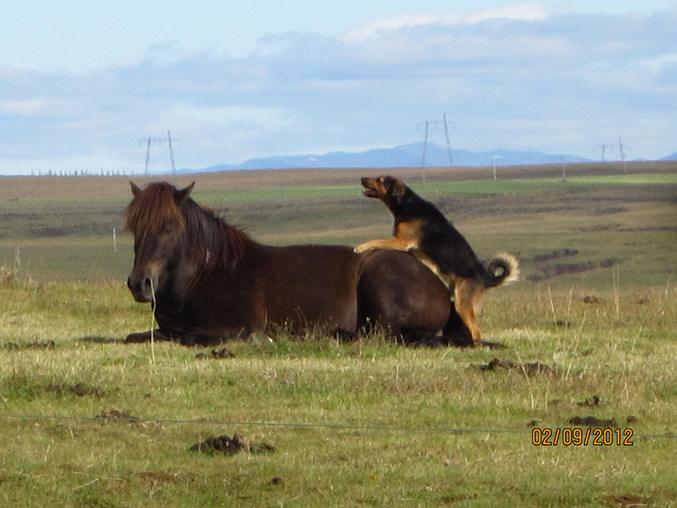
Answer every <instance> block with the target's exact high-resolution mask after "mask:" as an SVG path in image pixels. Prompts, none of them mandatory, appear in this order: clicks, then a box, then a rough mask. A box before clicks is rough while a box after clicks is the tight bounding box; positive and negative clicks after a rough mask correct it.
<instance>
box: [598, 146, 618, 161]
mask: <svg viewBox="0 0 677 508" xmlns="http://www.w3.org/2000/svg"><path fill="white" fill-rule="evenodd" d="M607 148H608V149H609V150H610V151H611V153H613V151H614V145H611V144H603V145H599V146H598V147H597V148H595V153H597V152H598V151H599V152H601V154H602V159H601V162H605V161H606V150H607Z"/></svg>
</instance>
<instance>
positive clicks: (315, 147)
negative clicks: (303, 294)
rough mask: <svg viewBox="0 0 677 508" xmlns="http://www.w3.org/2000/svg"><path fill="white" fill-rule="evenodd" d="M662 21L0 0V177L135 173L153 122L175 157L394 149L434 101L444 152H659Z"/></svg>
mask: <svg viewBox="0 0 677 508" xmlns="http://www.w3.org/2000/svg"><path fill="white" fill-rule="evenodd" d="M5 4H10V5H5ZM232 4H241V5H232ZM675 33H677V2H675V1H673V0H665V1H645V2H637V1H636V0H635V1H622V0H614V1H608V2H607V1H590V0H588V1H582V0H581V1H547V0H542V1H533V2H531V1H524V2H520V1H516V2H510V1H500V0H493V1H492V0H484V1H482V0H473V1H472V2H470V1H469V2H459V1H455V2H451V1H449V0H446V1H441V0H417V1H415V2H414V1H401V0H390V1H388V2H383V1H382V0H378V1H375V0H361V1H353V0H349V1H345V2H340V3H331V4H330V3H325V2H317V1H310V0H286V1H285V2H279V1H268V0H265V1H258V2H222V1H216V0H214V1H202V0H195V1H193V2H179V1H174V0H164V1H162V2H160V1H154V0H153V1H145V2H137V1H128V0H118V1H117V2H101V1H91V0H90V1H85V0H79V1H66V0H63V1H59V2H42V1H36V0H24V1H22V2H5V3H4V4H3V5H2V6H0V48H2V51H0V174H30V173H33V172H34V173H37V172H40V171H42V172H46V171H48V170H53V171H57V172H58V171H65V172H71V171H74V170H76V169H86V170H89V171H91V172H100V171H125V172H131V171H136V172H137V173H138V172H141V171H143V166H144V161H145V147H144V146H142V145H141V146H140V145H139V140H141V139H143V138H146V137H148V136H152V137H159V136H162V135H164V134H166V132H167V130H168V129H171V131H172V135H173V136H174V137H175V138H176V139H177V140H178V141H177V144H176V150H175V155H176V161H177V166H178V167H190V168H200V167H206V166H211V165H216V164H219V163H237V162H241V161H243V160H245V159H249V158H253V157H264V156H268V155H284V154H299V153H323V152H327V151H333V150H345V151H353V150H363V149H369V148H375V147H388V146H396V145H400V144H406V143H411V142H415V141H422V136H423V134H422V130H421V127H420V123H421V122H422V121H425V120H441V118H442V115H443V114H446V115H447V118H448V119H449V121H450V122H451V131H450V135H451V144H452V147H453V148H459V149H467V150H482V151H485V150H491V149H499V148H503V149H516V150H541V151H546V152H550V153H569V154H573V155H582V156H586V157H591V158H593V157H595V148H596V147H597V146H599V145H601V144H608V143H617V142H618V138H619V137H622V139H623V142H624V143H625V144H626V145H627V146H628V147H629V156H630V157H631V158H647V159H653V158H660V157H663V156H666V155H668V154H670V153H673V152H675V151H677V137H675V132H677V38H676V37H675V35H674V34H675ZM430 140H431V141H432V142H437V143H439V144H443V143H444V142H445V141H444V137H443V133H442V132H439V131H436V130H435V129H433V131H431V133H430ZM153 150H154V151H153V152H151V161H152V163H153V164H152V165H151V170H156V171H158V170H163V169H167V167H168V157H167V154H166V153H165V152H166V147H162V146H157V147H154V148H153ZM163 151H164V152H163ZM611 157H613V155H611Z"/></svg>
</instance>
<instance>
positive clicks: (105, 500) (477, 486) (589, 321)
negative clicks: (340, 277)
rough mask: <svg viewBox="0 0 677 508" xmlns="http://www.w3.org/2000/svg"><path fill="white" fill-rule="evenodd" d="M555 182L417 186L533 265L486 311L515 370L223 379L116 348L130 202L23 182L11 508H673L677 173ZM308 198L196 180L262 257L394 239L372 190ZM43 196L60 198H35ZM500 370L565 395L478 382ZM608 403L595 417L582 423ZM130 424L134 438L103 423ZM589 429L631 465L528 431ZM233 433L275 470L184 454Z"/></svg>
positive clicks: (15, 278) (421, 358) (11, 301)
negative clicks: (301, 246) (590, 402)
mask: <svg viewBox="0 0 677 508" xmlns="http://www.w3.org/2000/svg"><path fill="white" fill-rule="evenodd" d="M632 167H633V166H632V165H629V168H630V169H632ZM552 169H555V170H556V169H557V168H550V169H548V171H549V173H548V174H549V176H548V177H547V178H543V177H542V175H541V176H540V177H539V178H534V176H533V175H532V174H531V173H532V172H533V171H532V170H531V169H529V170H519V171H518V170H514V171H513V170H512V169H508V170H506V171H508V172H509V173H510V172H515V174H514V175H512V176H514V178H512V179H510V180H505V181H501V180H499V181H498V182H493V181H489V180H487V181H482V180H477V179H473V177H474V175H475V173H474V172H466V173H463V178H462V179H459V178H457V177H455V176H454V175H449V174H447V172H445V171H439V172H434V171H430V172H427V176H428V177H429V178H428V181H427V183H426V185H425V186H423V185H422V184H421V182H420V180H419V181H417V180H416V175H409V176H408V177H407V180H408V181H410V182H411V183H412V184H413V186H414V188H415V189H416V190H417V191H418V192H420V193H421V194H422V195H423V196H425V197H426V198H427V199H430V200H432V201H434V202H435V203H436V204H437V205H438V206H439V207H440V208H441V209H442V210H443V211H444V212H445V214H447V215H448V216H449V217H451V218H452V219H453V220H454V222H455V224H456V226H457V227H458V228H459V229H460V230H461V232H462V233H464V234H465V235H466V236H467V238H468V239H469V241H470V242H471V244H472V245H473V247H474V248H475V250H476V251H477V252H478V253H479V254H480V255H481V256H489V255H491V254H492V253H494V252H498V251H503V250H506V251H509V252H513V253H515V254H516V255H518V257H519V258H520V261H521V264H522V272H523V276H524V277H523V280H522V281H520V282H519V283H517V284H515V285H513V286H509V287H507V288H500V289H498V290H495V291H490V292H489V294H488V295H487V297H486V298H485V301H484V311H483V313H482V315H481V316H480V318H479V321H480V326H481V327H482V330H483V332H484V335H485V336H486V337H487V338H488V339H491V340H495V341H499V342H502V343H504V344H505V345H507V346H508V348H507V349H499V350H490V349H487V348H477V349H469V350H465V349H455V348H441V349H425V348H421V349H416V348H406V347H401V346H397V345H394V344H392V343H390V342H388V341H387V340H385V339H384V338H383V337H382V336H381V335H379V334H375V335H372V336H368V337H364V338H362V339H361V340H359V341H357V342H356V343H353V344H340V343H337V342H336V341H334V340H332V339H329V338H327V337H324V336H322V335H321V334H318V333H313V332H309V333H308V334H307V335H305V336H303V337H291V336H289V335H288V334H286V333H285V332H284V331H282V332H281V333H279V334H278V335H277V336H276V337H275V339H276V340H275V342H274V343H273V344H267V343H263V342H261V341H259V342H257V341H242V342H236V343H230V344H227V346H226V347H227V348H228V349H229V350H230V351H232V352H233V354H234V358H226V359H220V360H217V359H213V358H207V359H201V358H198V357H196V355H197V354H198V353H206V356H208V357H209V356H210V350H200V349H190V348H184V347H181V346H177V345H174V344H167V343H156V344H154V346H153V348H152V349H151V347H150V345H147V344H137V345H125V344H123V343H121V339H122V338H123V337H125V336H126V335H127V334H128V333H130V332H134V331H142V330H146V329H148V328H149V326H150V323H151V315H150V308H149V307H148V306H147V305H140V304H137V303H135V302H134V301H133V299H132V298H131V296H130V295H129V292H128V290H127V289H126V287H125V285H124V282H123V281H124V279H125V277H126V275H127V272H128V270H129V269H130V268H131V263H132V249H131V239H130V238H129V237H128V236H125V235H119V236H118V252H117V253H116V252H114V250H113V245H112V234H111V233H112V228H113V227H115V228H118V232H119V231H120V229H119V228H120V227H121V220H122V211H123V208H124V205H125V203H126V202H127V201H128V199H129V197H130V194H129V186H128V184H127V183H126V181H123V180H122V179H102V180H92V179H86V180H82V182H81V180H80V179H73V180H71V179H67V180H68V182H66V183H68V185H65V183H64V181H63V180H59V179H50V180H49V181H47V180H42V179H33V180H29V181H27V182H23V181H18V180H13V181H12V182H10V183H11V184H12V185H15V186H16V189H17V196H19V197H18V198H16V199H18V201H17V200H16V199H15V197H14V196H13V195H12V196H9V197H6V198H3V197H2V195H1V192H4V190H2V189H0V215H1V216H2V218H3V219H4V220H3V222H2V223H0V267H2V268H0V365H2V368H1V369H0V406H1V409H0V446H1V447H2V450H3V453H2V454H1V455H0V505H2V506H36V507H37V506H69V507H92V506H95V507H166V506H238V507H239V506H257V507H258V506H304V507H306V506H309V507H314V506H317V507H320V506H321V507H325V506H350V507H353V506H394V507H399V506H401V507H409V506H447V505H449V506H473V507H475V506H492V507H494V506H498V507H501V506H505V507H508V506H534V507H536V506H538V507H540V506H552V507H559V506H561V507H565V506H609V507H613V506H623V505H624V504H625V505H629V504H631V503H630V502H631V501H634V504H636V505H645V506H673V505H677V489H676V488H675V486H674V473H675V471H674V467H672V466H671V461H672V460H673V459H672V458H673V456H674V454H675V452H677V440H676V438H674V437H667V435H672V436H674V435H675V433H676V429H675V424H674V422H675V419H676V417H677V410H676V409H675V408H676V407H677V369H675V367H674V365H675V360H676V358H675V336H674V330H675V329H677V306H676V305H675V303H674V302H675V298H676V297H677V290H676V289H675V280H674V277H673V275H674V268H673V265H674V247H675V242H676V241H677V237H676V236H675V231H676V229H677V224H676V219H677V214H675V189H676V186H675V181H674V172H670V171H663V172H660V171H656V168H655V167H651V168H648V169H650V171H649V170H642V171H637V172H636V173H629V174H621V173H620V172H619V173H618V174H615V175H609V174H608V173H609V168H608V167H606V166H604V167H599V168H597V167H595V168H592V169H590V170H589V171H588V170H587V169H585V168H572V171H571V177H570V179H569V181H567V182H566V183H565V182H561V181H558V180H557V178H556V176H557V175H556V171H555V172H553V171H551V170H552ZM520 171H521V172H520ZM377 172H378V171H374V170H369V171H364V174H372V173H377ZM261 174H264V173H261ZM312 174H313V178H312V179H310V181H311V182H312V181H313V180H315V179H317V180H318V182H320V183H318V184H317V187H315V186H313V185H312V184H309V183H308V178H307V173H304V172H281V173H279V174H278V173H275V174H273V173H266V179H262V180H260V181H258V180H257V179H256V176H257V174H254V173H251V174H250V173H246V174H245V173H243V174H242V175H238V174H228V175H201V176H197V177H191V178H195V179H197V180H198V183H197V187H196V191H195V197H196V199H197V200H198V201H200V202H205V203H207V204H209V205H210V206H213V207H215V208H217V209H226V210H225V213H226V216H227V218H228V220H229V221H230V222H232V223H235V224H239V225H242V226H245V227H246V228H247V230H248V231H249V233H250V234H252V235H253V236H255V237H256V238H258V239H259V240H262V241H266V242H271V243H277V244H286V243H292V242H308V241H310V242H331V243H344V244H354V243H358V242H360V241H364V240H367V239H369V238H373V237H375V236H387V235H389V234H390V231H391V227H392V226H391V218H390V216H389V214H388V212H387V211H386V210H385V208H384V207H383V206H382V205H381V204H380V203H378V202H376V201H374V200H367V199H365V198H364V197H362V196H361V194H360V189H359V185H356V182H357V180H356V176H355V175H353V174H352V173H351V174H349V175H348V176H343V173H341V172H331V174H330V175H329V173H327V172H314V173H312ZM510 174H512V173H510ZM600 175H601V176H600ZM466 177H467V178H466ZM36 182H37V183H42V182H45V183H44V185H46V186H48V187H49V186H54V189H56V190H58V192H57V191H56V190H55V191H52V190H50V188H46V187H45V188H40V189H39V192H37V189H36V192H35V193H34V194H35V195H33V194H31V192H32V190H31V186H35V184H36ZM188 183H189V182H188ZM81 184H82V185H83V187H79V185H81ZM103 184H105V185H103ZM182 185H185V183H182ZM6 188H7V186H6V187H4V189H6ZM22 189H23V190H22ZM85 190H86V192H85ZM55 193H56V194H55ZM85 195H87V196H88V197H87V199H83V198H82V196H85ZM40 196H43V197H40ZM55 196H56V197H55ZM17 247H18V248H19V249H18V251H17ZM610 259H611V260H613V263H607V260H610ZM50 341H53V342H50ZM46 346H50V347H46ZM153 358H155V360H154V361H153ZM494 358H500V359H503V360H512V361H514V362H518V363H529V362H540V363H542V364H545V365H548V366H549V367H551V368H553V369H555V372H553V373H541V374H538V375H536V376H526V375H524V374H523V373H521V372H519V371H516V370H506V369H498V370H481V369H480V366H482V365H486V364H487V363H488V362H489V361H491V360H492V359H494ZM593 395H596V396H598V397H599V398H600V401H601V402H600V405H599V406H595V407H581V406H578V405H577V403H578V402H582V401H585V400H586V399H588V398H590V397H592V396H593ZM113 409H115V410H118V411H121V412H126V413H127V414H129V415H132V416H134V417H138V420H134V421H115V420H106V419H102V418H99V417H98V416H99V415H102V414H103V413H104V412H110V411H111V410H113ZM589 415H591V416H595V417H597V418H601V419H609V418H615V420H616V422H617V424H618V426H619V428H621V429H627V428H630V429H632V431H633V438H632V442H633V446H631V447H628V446H617V445H613V446H592V445H588V446H564V445H563V444H561V443H560V444H559V445H557V446H549V447H548V446H534V445H533V444H532V436H531V429H532V427H530V426H529V424H530V423H531V424H535V425H536V426H537V427H538V428H552V429H555V428H566V427H571V426H572V425H571V424H570V423H569V419H570V418H572V417H573V416H589ZM629 416H632V417H634V420H633V421H631V422H628V420H627V419H628V417H629ZM234 433H238V434H240V435H243V436H245V437H246V438H248V439H250V440H251V441H253V442H259V441H265V442H267V443H270V444H272V445H273V446H274V447H275V449H276V451H275V452H274V453H268V454H248V453H240V454H238V455H235V456H222V455H218V454H217V455H206V454H197V453H195V452H190V451H189V450H188V449H189V448H190V446H191V445H193V444H194V443H197V442H199V441H203V440H204V439H206V438H207V437H209V436H215V435H222V434H228V435H231V436H232V435H233V434H234Z"/></svg>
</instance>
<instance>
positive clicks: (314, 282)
mask: <svg viewBox="0 0 677 508" xmlns="http://www.w3.org/2000/svg"><path fill="white" fill-rule="evenodd" d="M265 258H266V260H267V264H268V265H269V266H268V269H267V270H266V273H265V274H261V276H263V277H265V279H266V291H265V295H266V300H267V302H266V303H267V305H266V308H267V311H268V320H269V321H270V322H271V323H274V324H282V323H284V324H293V325H301V326H308V325H313V326H314V325H321V326H327V327H331V328H334V327H338V328H342V329H345V330H351V331H353V330H355V329H356V328H357V317H358V314H357V289H356V287H357V282H358V278H359V270H360V258H359V256H358V255H357V254H355V253H354V252H353V251H352V249H351V248H350V247H344V246H337V245H291V246H287V247H268V248H267V252H266V255H265Z"/></svg>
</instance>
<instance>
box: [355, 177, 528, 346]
mask: <svg viewBox="0 0 677 508" xmlns="http://www.w3.org/2000/svg"><path fill="white" fill-rule="evenodd" d="M362 185H363V186H364V187H365V189H366V190H365V191H364V195H365V196H367V197H369V198H378V199H380V200H381V201H383V202H384V203H385V205H386V206H387V207H388V209H389V210H390V211H391V213H392V214H393V217H394V218H395V225H394V230H393V235H394V236H393V237H391V238H386V239H380V240H371V241H369V242H366V243H362V244H360V245H358V246H357V247H355V251H357V252H363V251H367V250H371V249H393V250H401V251H411V252H412V253H413V254H414V255H415V256H416V257H417V258H418V259H419V260H420V261H421V262H422V263H424V264H425V265H426V266H428V268H430V269H431V270H432V271H433V272H435V274H437V276H438V277H439V278H440V279H441V280H442V281H443V282H444V283H445V284H446V285H447V287H449V290H450V291H452V292H453V295H454V305H455V307H456V312H457V313H458V315H459V316H460V318H461V320H462V321H463V323H464V324H465V325H466V327H467V328H468V330H469V331H470V334H471V336H472V339H473V342H474V343H476V344H477V343H479V342H480V341H481V339H482V334H481V332H480V329H479V327H478V326H477V322H476V320H475V312H476V311H477V308H478V305H479V302H480V300H481V298H482V296H483V295H484V293H485V292H486V290H487V289H488V288H493V287H496V286H500V285H501V284H505V283H507V282H510V281H513V280H516V279H517V278H518V276H519V264H518V262H517V259H516V258H515V257H514V256H512V255H510V254H499V255H497V256H495V257H493V258H492V259H490V260H489V262H488V263H487V264H486V265H485V264H484V263H482V262H481V261H480V260H479V259H478V258H477V256H476V255H475V252H473V250H472V248H471V247H470V244H468V242H467V241H466V239H465V238H464V237H463V235H461V233H459V232H458V231H457V230H456V228H455V227H454V226H453V225H452V224H451V222H449V221H448V220H447V219H446V218H445V217H444V215H442V213H441V212H440V211H439V210H438V209H437V207H435V205H433V204H432V203H430V202H429V201H426V200H425V199H423V198H421V197H420V196H419V195H417V194H416V193H415V192H414V191H412V190H411V189H410V188H409V187H407V186H406V185H405V184H404V182H402V181H401V180H399V179H397V178H393V177H392V176H380V177H378V178H362Z"/></svg>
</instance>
